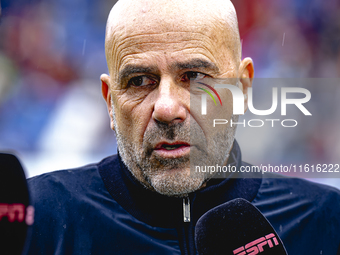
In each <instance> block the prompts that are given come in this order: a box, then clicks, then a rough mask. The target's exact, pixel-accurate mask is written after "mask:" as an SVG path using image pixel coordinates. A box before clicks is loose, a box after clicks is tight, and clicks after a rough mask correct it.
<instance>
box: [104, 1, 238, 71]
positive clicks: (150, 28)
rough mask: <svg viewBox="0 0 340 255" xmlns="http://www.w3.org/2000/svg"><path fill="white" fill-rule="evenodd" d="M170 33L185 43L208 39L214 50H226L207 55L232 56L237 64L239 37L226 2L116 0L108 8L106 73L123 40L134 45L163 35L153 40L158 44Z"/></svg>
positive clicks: (113, 64) (117, 57)
mask: <svg viewBox="0 0 340 255" xmlns="http://www.w3.org/2000/svg"><path fill="white" fill-rule="evenodd" d="M174 33H182V34H183V35H184V34H186V35H184V36H183V38H182V39H183V40H187V41H188V42H189V43H190V40H191V39H193V40H197V39H202V40H210V42H209V43H210V44H214V47H215V49H216V51H220V50H221V49H224V50H226V51H225V52H224V53H223V54H215V53H214V52H211V53H212V54H213V56H210V57H213V58H219V57H220V58H226V57H232V58H233V60H234V61H235V64H237V65H238V64H239V61H240V59H241V47H240V36H239V30H238V24H237V17H236V12H235V8H234V6H233V5H232V3H231V2H230V1H226V0H196V1H194V2H193V1H191V0H174V1H168V0H120V1H118V2H117V3H116V5H115V6H114V7H113V8H112V10H111V12H110V15H109V18H108V21H107V27H106V39H105V51H106V58H107V62H108V67H109V71H110V74H111V75H113V73H112V72H115V71H116V70H117V65H121V64H122V63H121V62H120V61H121V59H122V55H120V54H123V55H124V47H125V45H126V43H130V42H131V40H135V43H137V44H138V43H139V42H140V41H139V40H140V39H143V38H141V37H143V36H145V35H146V36H147V35H155V34H158V35H161V34H163V35H165V36H164V38H161V39H160V41H159V40H157V41H159V42H160V43H162V40H164V41H166V40H167V41H168V40H169V39H170V40H171V39H172V36H174V37H175V35H174ZM194 34H199V35H200V36H201V38H198V37H195V36H193V35H194ZM139 37H140V38H139ZM129 39H131V40H129ZM157 39H158V38H157ZM173 40H174V41H176V40H177V38H173ZM158 46H159V45H155V47H156V48H157V47H158ZM140 50H141V51H142V50H143V49H140ZM122 51H123V52H122ZM225 54H227V55H228V56H226V55H225Z"/></svg>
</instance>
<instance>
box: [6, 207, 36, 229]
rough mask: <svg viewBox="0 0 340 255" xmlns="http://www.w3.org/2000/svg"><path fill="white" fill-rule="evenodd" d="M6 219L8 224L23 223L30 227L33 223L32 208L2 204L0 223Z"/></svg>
mask: <svg viewBox="0 0 340 255" xmlns="http://www.w3.org/2000/svg"><path fill="white" fill-rule="evenodd" d="M5 217H6V218H7V220H8V222H15V221H17V222H23V221H24V220H25V223H26V224H27V225H32V224H33V222H34V208H33V206H31V205H29V206H28V207H27V208H26V207H25V205H23V204H3V203H0V221H1V220H3V219H4V218H5Z"/></svg>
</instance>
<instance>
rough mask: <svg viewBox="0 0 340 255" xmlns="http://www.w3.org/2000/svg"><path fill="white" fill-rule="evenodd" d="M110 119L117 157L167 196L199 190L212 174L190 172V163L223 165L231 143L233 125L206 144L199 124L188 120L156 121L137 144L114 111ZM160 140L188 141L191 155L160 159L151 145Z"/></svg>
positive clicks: (146, 182) (154, 188)
mask: <svg viewBox="0 0 340 255" xmlns="http://www.w3.org/2000/svg"><path fill="white" fill-rule="evenodd" d="M113 109H114V108H113ZM232 119H233V121H234V122H236V121H237V119H238V118H237V116H233V117H232ZM113 122H114V128H115V133H116V138H117V145H118V150H119V153H120V156H121V158H122V160H123V162H124V163H125V165H126V166H127V168H128V169H129V171H130V172H131V174H132V175H133V176H134V177H135V178H136V179H137V180H138V181H139V182H141V183H142V184H143V185H144V186H145V187H147V188H149V189H151V190H154V191H156V192H158V193H160V194H163V195H167V196H185V195H187V194H188V193H191V192H194V191H196V190H198V189H200V188H201V186H202V185H203V184H204V183H205V182H206V181H208V180H209V179H210V178H212V177H213V174H211V173H209V172H208V173H207V172H206V173H203V172H195V171H194V170H191V171H190V168H191V169H194V166H193V164H191V165H190V162H192V163H193V162H195V165H216V164H217V163H218V164H219V165H223V164H226V162H227V160H228V157H229V152H230V149H231V147H232V145H233V142H234V134H235V128H229V129H228V128H226V129H225V131H224V132H222V133H218V135H215V137H213V138H212V142H211V145H210V146H209V144H208V143H207V141H206V139H205V135H204V133H203V130H202V129H201V128H200V127H199V125H198V124H197V123H196V122H195V121H190V123H189V121H187V122H182V123H178V124H163V123H158V124H156V125H155V126H153V127H152V128H147V129H146V130H145V133H144V136H143V144H142V146H140V147H139V146H138V145H137V144H135V143H133V142H132V141H131V140H129V139H128V138H127V137H125V136H124V135H122V132H121V131H120V129H119V127H118V125H117V122H116V117H115V113H114V110H113ZM198 138H199V139H198ZM161 139H167V140H169V141H176V140H180V141H184V142H187V143H190V144H191V149H190V156H184V157H181V158H162V157H159V156H157V155H155V154H153V148H154V145H155V144H157V142H159V141H160V140H161ZM193 144H195V146H193Z"/></svg>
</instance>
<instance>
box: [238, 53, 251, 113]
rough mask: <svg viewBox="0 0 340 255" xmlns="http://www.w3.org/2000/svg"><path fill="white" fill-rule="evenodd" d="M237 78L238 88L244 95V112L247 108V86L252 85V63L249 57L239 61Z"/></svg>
mask: <svg viewBox="0 0 340 255" xmlns="http://www.w3.org/2000/svg"><path fill="white" fill-rule="evenodd" d="M239 78H240V82H241V87H240V89H241V90H242V91H243V95H244V112H246V111H247V109H248V88H250V87H251V86H252V84H253V78H254V64H253V60H252V59H251V58H245V59H243V60H242V61H241V64H240V67H239Z"/></svg>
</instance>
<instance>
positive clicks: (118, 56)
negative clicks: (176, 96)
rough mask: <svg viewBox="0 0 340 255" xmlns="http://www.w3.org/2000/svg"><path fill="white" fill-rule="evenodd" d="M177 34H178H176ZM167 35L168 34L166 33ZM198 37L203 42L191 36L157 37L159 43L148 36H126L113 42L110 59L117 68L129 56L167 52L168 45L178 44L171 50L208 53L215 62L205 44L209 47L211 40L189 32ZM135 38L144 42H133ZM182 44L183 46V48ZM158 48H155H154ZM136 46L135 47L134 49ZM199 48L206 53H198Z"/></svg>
mask: <svg viewBox="0 0 340 255" xmlns="http://www.w3.org/2000/svg"><path fill="white" fill-rule="evenodd" d="M176 33H178V32H176ZM181 33H186V34H187V32H181ZM155 34H157V35H159V34H158V33H155ZM167 34H168V33H167ZM193 34H196V35H199V36H201V37H202V36H203V37H204V38H205V40H202V38H193V37H191V36H187V38H185V39H183V38H178V39H177V38H165V37H162V36H160V37H158V38H157V39H159V41H157V40H156V39H155V40H152V38H150V37H149V35H145V34H143V35H136V36H128V37H126V38H124V39H123V40H118V39H116V40H115V42H113V43H114V44H115V45H114V46H113V47H112V52H111V54H110V55H111V59H115V63H116V65H117V66H120V65H121V64H122V62H124V58H126V57H128V56H131V55H135V54H139V53H146V52H147V51H157V50H169V49H167V48H164V47H168V45H169V44H176V43H178V44H179V45H178V46H174V47H173V48H171V50H173V51H176V50H183V51H185V50H190V49H195V50H197V52H196V53H201V54H204V53H205V54H204V55H207V54H206V53H209V54H208V55H210V56H207V57H208V58H209V59H211V60H215V57H214V53H213V52H212V51H211V49H210V47H208V46H207V45H206V44H208V45H210V44H211V43H209V42H208V40H211V38H210V37H209V36H207V35H205V34H202V33H198V32H190V35H193ZM135 37H141V38H142V39H143V37H144V38H145V42H140V41H138V40H135V39H134V38H135ZM131 41H136V42H132V43H131ZM183 43H185V44H184V46H183ZM150 45H155V47H154V48H152V47H147V46H150ZM157 45H158V46H159V47H156V46H157ZM135 46H137V47H135ZM133 47H134V49H133V53H131V48H133ZM145 47H147V48H148V50H145V49H143V48H145ZM199 48H201V49H203V50H205V51H207V52H200V50H198V49H199Z"/></svg>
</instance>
